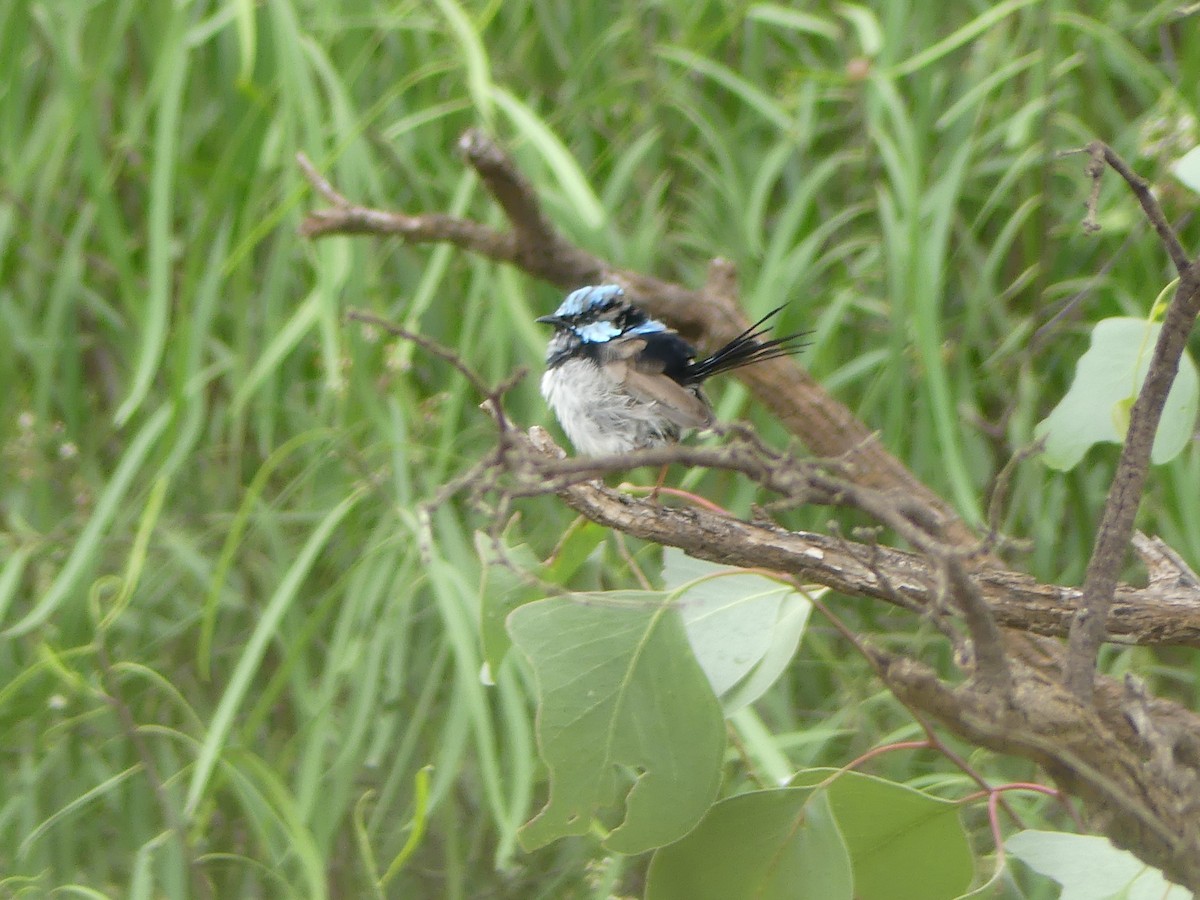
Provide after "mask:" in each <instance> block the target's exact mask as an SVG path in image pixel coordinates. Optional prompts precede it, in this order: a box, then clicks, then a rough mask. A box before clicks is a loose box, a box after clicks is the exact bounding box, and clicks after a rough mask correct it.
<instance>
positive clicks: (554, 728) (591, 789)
mask: <svg viewBox="0 0 1200 900" xmlns="http://www.w3.org/2000/svg"><path fill="white" fill-rule="evenodd" d="M509 631H510V632H511V634H512V638H513V642H514V643H515V644H516V645H517V646H518V647H520V648H521V650H522V652H524V653H525V655H526V656H527V657H528V658H529V661H530V663H531V664H532V666H533V671H534V674H535V676H536V679H537V699H538V722H537V733H538V749H539V750H540V751H541V756H542V759H543V760H545V762H546V766H547V768H549V770H550V799H549V801H548V802H547V803H546V807H545V808H544V809H543V810H542V811H541V812H540V813H538V814H537V816H535V817H534V818H533V820H532V821H530V822H529V823H528V824H526V825H525V826H524V827H523V828H522V829H521V841H522V843H523V844H524V845H525V846H527V847H531V848H536V847H540V846H542V845H544V844H546V843H549V842H550V841H552V840H555V839H556V838H560V837H563V836H565V835H568V834H586V833H587V832H588V830H589V829H590V828H591V826H592V820H593V817H594V816H595V815H596V814H597V813H598V812H599V811H601V810H603V809H605V808H606V807H611V806H612V805H613V804H614V802H616V801H617V800H618V799H620V800H621V801H623V803H624V806H625V816H624V819H623V820H622V821H621V822H620V824H619V825H618V826H617V827H616V828H614V829H613V830H612V831H611V832H610V833H609V834H608V835H607V837H606V838H605V839H604V844H605V846H606V847H608V848H609V849H611V850H615V851H617V852H619V853H641V852H643V851H645V850H650V849H652V848H654V847H661V846H662V845H663V844H666V843H670V842H671V841H673V840H675V839H676V838H678V837H681V836H682V835H684V834H686V833H687V832H688V831H690V830H691V828H692V827H693V826H694V825H695V824H696V823H697V822H698V821H700V817H701V816H702V815H703V814H704V811H705V810H706V809H708V807H709V804H711V803H712V802H713V800H714V799H715V798H716V795H717V789H718V788H719V787H720V784H721V758H722V755H723V753H724V751H725V729H724V726H723V724H722V721H721V710H720V707H718V705H717V703H716V699H715V698H714V697H713V694H712V691H711V689H710V688H709V686H708V683H707V681H706V680H705V678H704V673H703V672H702V671H700V668H699V667H698V666H697V665H696V663H695V660H694V659H693V658H692V656H691V654H689V653H688V650H687V638H686V636H685V635H684V631H683V625H682V623H681V622H680V620H679V615H678V613H677V611H676V610H674V609H673V608H672V607H671V604H670V602H669V598H661V597H656V596H655V595H653V594H648V593H643V592H638V591H619V592H610V593H605V594H582V595H576V596H573V597H564V598H555V599H552V600H541V601H538V602H537V603H531V604H529V605H526V606H522V607H521V608H520V609H518V610H517V611H516V612H514V613H513V614H512V616H510V618H509ZM623 783H624V784H628V791H626V790H625V789H624V787H623V786H622V785H623Z"/></svg>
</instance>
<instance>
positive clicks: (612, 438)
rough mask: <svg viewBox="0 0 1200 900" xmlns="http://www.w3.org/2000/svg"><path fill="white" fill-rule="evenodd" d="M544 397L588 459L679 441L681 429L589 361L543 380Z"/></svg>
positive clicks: (578, 361) (572, 363) (574, 361)
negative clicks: (627, 391)
mask: <svg viewBox="0 0 1200 900" xmlns="http://www.w3.org/2000/svg"><path fill="white" fill-rule="evenodd" d="M542 396H543V397H545V398H546V402H547V403H548V404H549V405H550V408H551V409H552V410H553V411H554V415H555V418H557V419H558V422H559V424H560V425H562V429H563V431H565V432H566V434H567V437H568V438H569V439H570V441H571V444H572V445H574V447H575V449H576V451H578V452H579V453H580V454H582V455H584V456H601V455H604V454H607V453H626V452H628V451H630V450H638V449H642V448H645V447H655V446H658V445H659V444H664V443H667V442H668V441H674V440H677V439H678V438H679V429H678V427H677V426H675V425H674V424H673V423H672V422H671V421H670V420H669V419H667V418H665V417H664V416H663V415H662V414H661V412H657V411H656V410H655V409H654V404H652V403H645V402H643V401H640V400H638V399H636V398H634V397H632V396H631V395H629V394H628V393H626V392H625V391H624V390H622V389H621V385H620V384H618V383H617V382H616V381H614V380H613V379H612V378H610V377H609V376H608V375H606V374H605V373H604V370H603V369H601V368H600V367H599V366H597V365H596V364H595V363H594V362H592V361H591V360H588V359H570V360H567V361H566V362H564V363H562V364H561V365H558V366H555V367H554V368H552V369H548V370H547V371H546V374H545V375H543V376H542Z"/></svg>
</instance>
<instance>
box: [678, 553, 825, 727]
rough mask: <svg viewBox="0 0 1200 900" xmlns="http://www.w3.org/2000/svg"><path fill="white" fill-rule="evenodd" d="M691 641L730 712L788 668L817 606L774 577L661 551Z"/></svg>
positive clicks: (682, 554) (762, 690) (742, 704)
mask: <svg viewBox="0 0 1200 900" xmlns="http://www.w3.org/2000/svg"><path fill="white" fill-rule="evenodd" d="M663 581H664V583H665V585H666V587H667V588H668V589H669V590H673V591H675V592H676V604H677V605H678V607H679V609H680V612H681V613H682V615H683V624H684V628H685V629H686V630H687V637H688V643H690V644H691V646H692V652H693V653H694V654H695V655H696V661H697V662H698V663H699V664H700V668H701V669H703V670H704V674H705V675H706V676H708V680H709V683H710V684H711V685H712V689H713V692H714V693H715V694H716V695H717V696H718V697H720V698H721V699H722V705H723V706H724V708H725V714H726V715H731V714H732V713H734V712H736V711H737V710H738V709H741V708H742V707H744V706H746V705H748V704H750V703H753V702H754V701H755V700H757V699H758V698H759V697H760V696H762V694H763V693H765V692H766V691H767V690H768V689H769V688H770V687H771V685H772V684H774V683H775V681H776V680H777V679H778V678H779V676H780V675H781V674H782V673H783V671H784V670H785V669H786V668H787V665H788V663H789V662H790V661H791V658H792V656H793V655H794V654H795V652H796V647H797V645H798V644H799V642H800V637H801V635H802V634H803V633H804V627H805V625H806V624H807V623H808V615H809V613H810V612H811V611H812V603H811V602H810V601H809V599H808V598H807V597H805V596H804V595H803V594H800V593H798V592H796V591H795V590H793V589H792V588H791V587H790V586H788V585H786V584H782V583H780V582H779V581H776V580H774V579H771V578H766V577H764V576H762V575H758V574H756V573H753V572H746V571H744V570H742V569H737V568H733V567H730V566H721V565H717V564H716V563H710V562H706V561H704V560H699V559H693V558H692V557H690V556H687V555H686V554H685V553H683V552H682V551H680V550H677V549H674V548H670V547H669V548H667V549H666V550H665V551H664V552H663Z"/></svg>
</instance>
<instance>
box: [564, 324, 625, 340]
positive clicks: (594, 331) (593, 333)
mask: <svg viewBox="0 0 1200 900" xmlns="http://www.w3.org/2000/svg"><path fill="white" fill-rule="evenodd" d="M620 333H621V329H620V328H618V327H617V326H616V325H614V324H613V323H612V322H592V323H591V324H589V325H582V326H580V327H579V328H576V329H575V334H577V335H578V336H579V339H580V340H581V341H583V342H585V343H588V344H603V343H605V342H606V341H611V340H612V339H613V338H615V337H616V336H617V335H619V334H620Z"/></svg>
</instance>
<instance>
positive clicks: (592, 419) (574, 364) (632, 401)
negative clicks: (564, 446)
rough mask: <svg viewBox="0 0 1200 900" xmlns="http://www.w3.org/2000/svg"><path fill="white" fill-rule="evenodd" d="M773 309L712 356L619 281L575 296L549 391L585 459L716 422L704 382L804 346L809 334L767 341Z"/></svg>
mask: <svg viewBox="0 0 1200 900" xmlns="http://www.w3.org/2000/svg"><path fill="white" fill-rule="evenodd" d="M782 309H783V307H782V306H781V307H779V308H778V309H774V310H772V311H771V312H769V313H767V315H765V316H763V317H762V318H761V319H759V320H758V321H757V322H756V323H754V324H753V325H751V326H750V327H749V328H747V329H746V330H745V331H744V332H742V333H741V334H739V335H738V336H737V337H736V338H734V339H733V340H732V341H730V342H729V343H728V344H726V345H725V346H724V347H722V348H721V349H720V350H718V351H717V352H716V353H714V354H712V356H708V357H705V358H704V359H701V360H697V359H696V351H695V349H693V347H692V345H691V344H689V343H688V342H687V341H685V340H684V339H683V338H681V337H680V336H679V334H678V333H676V332H675V331H674V330H672V329H671V328H668V327H667V326H666V325H665V324H663V323H662V322H660V321H658V320H657V319H652V318H650V317H649V316H648V315H646V313H645V312H643V311H642V310H640V309H638V308H637V307H636V306H634V305H633V304H632V303H630V302H629V301H628V300H626V299H625V292H624V291H622V290H621V288H620V287H618V286H617V285H615V284H603V285H599V286H592V287H583V288H580V289H579V290H577V291H574V292H572V293H571V294H569V295H568V296H567V298H566V299H565V300H564V301H563V302H562V305H561V306H559V307H558V309H557V310H555V312H554V315H552V316H542V317H541V318H539V319H538V321H539V322H545V323H546V324H549V325H553V326H554V336H553V337H552V338H551V339H550V344H549V346H548V347H547V350H546V374H545V375H543V376H542V396H544V397H545V398H546V401H547V402H548V403H549V404H550V408H551V409H552V410H554V415H555V416H556V417H557V418H558V422H559V424H560V425H562V428H563V431H565V432H566V433H567V437H568V438H570V440H571V443H572V444H573V445H574V446H575V449H576V451H578V452H579V453H580V454H582V455H584V456H600V455H603V454H607V453H625V452H627V451H630V450H641V449H645V448H647V447H656V446H659V445H661V444H667V443H674V442H675V441H678V440H679V437H680V435H681V434H682V433H683V431H684V430H685V429H690V428H707V427H709V426H711V425H712V424H713V410H712V405H711V404H710V403H709V401H708V398H707V397H706V396H704V391H703V390H702V389H701V385H702V384H703V383H704V381H705V380H706V379H708V378H710V377H711V376H713V375H717V374H719V373H721V372H728V371H730V370H732V369H737V368H740V367H742V366H748V365H751V364H752V363H757V362H762V361H763V360H767V359H774V358H776V357H778V356H790V355H793V354H795V353H799V352H800V351H801V350H802V349H804V346H805V344H804V343H803V340H802V339H803V337H804V335H805V333H804V332H801V333H797V334H791V335H788V336H787V337H782V338H776V339H773V340H762V338H763V336H764V335H765V334H766V333H767V331H768V329H765V328H763V327H762V326H763V325H764V324H765V323H766V322H767V321H768V320H770V319H771V318H772V317H774V316H775V315H777V314H778V313H779V311H780V310H782Z"/></svg>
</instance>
